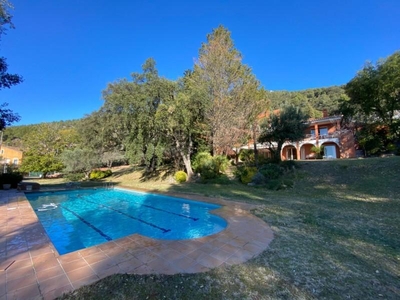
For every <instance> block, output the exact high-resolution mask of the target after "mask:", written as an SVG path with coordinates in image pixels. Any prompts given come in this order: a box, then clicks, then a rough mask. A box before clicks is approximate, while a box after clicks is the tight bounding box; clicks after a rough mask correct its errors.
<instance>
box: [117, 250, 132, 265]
mask: <svg viewBox="0 0 400 300" xmlns="http://www.w3.org/2000/svg"><path fill="white" fill-rule="evenodd" d="M132 258H134V255H133V254H131V253H129V252H127V251H124V252H122V253H117V254H115V255H113V256H112V260H113V261H114V262H115V264H117V265H118V264H120V263H122V262H124V261H127V260H130V259H132Z"/></svg>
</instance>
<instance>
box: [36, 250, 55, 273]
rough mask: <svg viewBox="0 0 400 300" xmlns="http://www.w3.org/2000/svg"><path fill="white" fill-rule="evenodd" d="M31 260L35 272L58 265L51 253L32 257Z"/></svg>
mask: <svg viewBox="0 0 400 300" xmlns="http://www.w3.org/2000/svg"><path fill="white" fill-rule="evenodd" d="M32 261H33V266H34V268H35V270H36V272H40V271H42V270H46V269H50V268H53V267H55V266H58V265H59V263H58V260H57V258H56V257H55V256H54V254H53V253H48V254H43V255H40V256H36V257H33V258H32Z"/></svg>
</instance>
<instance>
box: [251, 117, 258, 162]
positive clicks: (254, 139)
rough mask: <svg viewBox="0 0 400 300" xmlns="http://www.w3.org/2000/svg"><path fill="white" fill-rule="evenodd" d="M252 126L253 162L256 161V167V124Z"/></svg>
mask: <svg viewBox="0 0 400 300" xmlns="http://www.w3.org/2000/svg"><path fill="white" fill-rule="evenodd" d="M252 127H253V146H254V162H255V163H256V168H257V169H258V150H257V132H256V126H255V125H253V126H252Z"/></svg>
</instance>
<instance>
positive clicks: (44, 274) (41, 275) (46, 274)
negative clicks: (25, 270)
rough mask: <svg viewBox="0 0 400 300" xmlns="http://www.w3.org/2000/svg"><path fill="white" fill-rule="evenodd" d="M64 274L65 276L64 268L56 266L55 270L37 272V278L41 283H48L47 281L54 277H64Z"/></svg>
mask: <svg viewBox="0 0 400 300" xmlns="http://www.w3.org/2000/svg"><path fill="white" fill-rule="evenodd" d="M63 274H65V272H64V270H63V268H61V266H60V265H56V266H54V267H53V268H49V269H45V270H41V271H37V272H36V277H37V279H38V281H39V283H40V282H42V281H46V280H49V279H51V278H53V277H56V276H60V275H63Z"/></svg>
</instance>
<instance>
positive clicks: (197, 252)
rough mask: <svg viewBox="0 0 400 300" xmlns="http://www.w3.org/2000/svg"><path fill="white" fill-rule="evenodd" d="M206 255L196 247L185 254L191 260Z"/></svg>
mask: <svg viewBox="0 0 400 300" xmlns="http://www.w3.org/2000/svg"><path fill="white" fill-rule="evenodd" d="M206 255H207V253H206V252H204V251H203V250H201V249H197V250H194V251H192V252H190V253H189V254H188V255H187V256H188V257H190V258H191V259H193V260H198V259H200V258H201V257H203V256H206Z"/></svg>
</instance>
